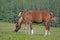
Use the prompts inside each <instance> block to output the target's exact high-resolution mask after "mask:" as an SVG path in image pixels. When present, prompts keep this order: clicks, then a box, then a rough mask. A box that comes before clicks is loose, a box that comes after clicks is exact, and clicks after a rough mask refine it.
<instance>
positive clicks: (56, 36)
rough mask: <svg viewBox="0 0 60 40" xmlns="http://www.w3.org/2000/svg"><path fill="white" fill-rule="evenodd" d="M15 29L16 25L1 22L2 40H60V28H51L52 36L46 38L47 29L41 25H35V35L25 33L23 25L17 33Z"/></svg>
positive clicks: (0, 35)
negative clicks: (45, 31)
mask: <svg viewBox="0 0 60 40" xmlns="http://www.w3.org/2000/svg"><path fill="white" fill-rule="evenodd" d="M14 29H15V24H13V23H7V22H1V21H0V40H60V28H54V27H51V30H50V31H51V35H50V36H46V37H45V36H44V30H45V27H44V26H41V25H33V29H34V34H33V35H31V34H28V32H26V33H24V30H23V25H22V28H21V29H20V30H19V32H17V33H16V32H14ZM26 31H28V29H27V30H26Z"/></svg>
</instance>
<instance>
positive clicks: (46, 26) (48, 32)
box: [45, 22, 50, 35]
mask: <svg viewBox="0 0 60 40" xmlns="http://www.w3.org/2000/svg"><path fill="white" fill-rule="evenodd" d="M45 28H46V30H45V35H50V27H49V22H45Z"/></svg>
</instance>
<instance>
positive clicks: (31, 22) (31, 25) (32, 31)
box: [30, 22, 34, 34]
mask: <svg viewBox="0 0 60 40" xmlns="http://www.w3.org/2000/svg"><path fill="white" fill-rule="evenodd" d="M30 30H31V33H32V34H33V33H34V31H33V28H32V22H30Z"/></svg>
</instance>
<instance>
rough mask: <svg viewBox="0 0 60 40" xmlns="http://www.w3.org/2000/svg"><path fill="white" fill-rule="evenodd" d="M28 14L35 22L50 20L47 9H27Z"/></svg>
mask: <svg viewBox="0 0 60 40" xmlns="http://www.w3.org/2000/svg"><path fill="white" fill-rule="evenodd" d="M28 15H29V16H30V17H32V19H33V21H35V22H42V21H43V20H44V21H49V20H50V12H49V11H29V12H28Z"/></svg>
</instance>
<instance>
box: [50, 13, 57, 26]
mask: <svg viewBox="0 0 60 40" xmlns="http://www.w3.org/2000/svg"><path fill="white" fill-rule="evenodd" d="M50 15H51V20H53V21H54V22H55V26H57V22H58V18H57V17H55V16H54V15H53V13H52V12H50Z"/></svg>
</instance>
